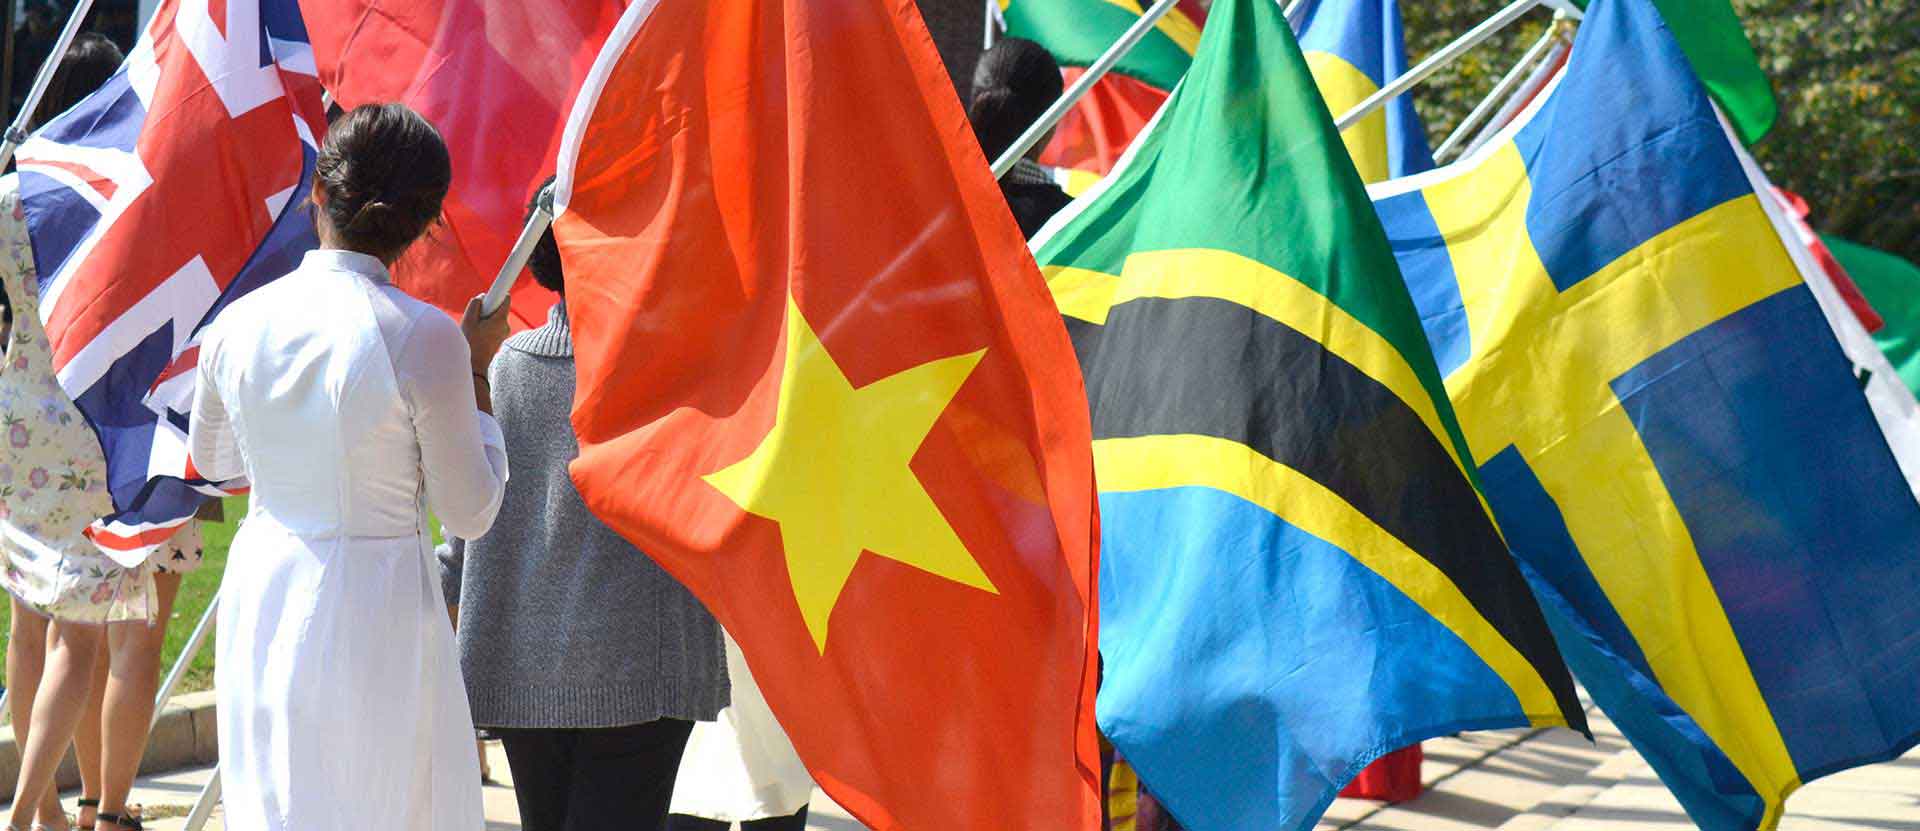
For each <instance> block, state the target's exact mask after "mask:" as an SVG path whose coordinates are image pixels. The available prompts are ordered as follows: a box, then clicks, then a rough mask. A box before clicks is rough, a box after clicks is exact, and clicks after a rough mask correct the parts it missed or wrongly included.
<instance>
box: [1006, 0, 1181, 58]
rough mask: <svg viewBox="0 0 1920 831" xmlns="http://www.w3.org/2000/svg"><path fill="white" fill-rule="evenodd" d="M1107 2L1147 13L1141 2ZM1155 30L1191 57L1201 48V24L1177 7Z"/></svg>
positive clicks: (1125, 0)
mask: <svg viewBox="0 0 1920 831" xmlns="http://www.w3.org/2000/svg"><path fill="white" fill-rule="evenodd" d="M1106 2H1108V3H1111V4H1113V5H1115V6H1119V7H1120V8H1123V9H1126V10H1127V11H1128V12H1131V13H1132V14H1133V15H1134V16H1135V17H1138V16H1140V15H1143V14H1146V13H1147V10H1146V7H1145V6H1142V5H1140V0H1106ZM1007 3H1008V0H1001V2H1000V10H1001V11H1005V10H1006V8H1007ZM1153 28H1155V29H1159V30H1160V34H1163V35H1166V36H1167V39H1168V40H1171V41H1173V43H1174V45H1175V46H1178V47H1180V51H1182V52H1185V53H1187V54H1189V55H1191V54H1193V50H1195V49H1198V48H1200V24H1198V23H1195V22H1193V18H1191V17H1188V16H1187V15H1186V13H1185V12H1182V11H1180V9H1179V7H1177V6H1176V7H1174V8H1171V9H1168V10H1167V13H1166V14H1165V15H1162V16H1161V18H1160V20H1159V22H1157V23H1154V24H1153Z"/></svg>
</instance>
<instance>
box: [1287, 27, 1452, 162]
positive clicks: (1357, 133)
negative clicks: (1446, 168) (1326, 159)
mask: <svg viewBox="0 0 1920 831" xmlns="http://www.w3.org/2000/svg"><path fill="white" fill-rule="evenodd" d="M1300 50H1301V51H1302V52H1305V53H1306V55H1307V66H1308V68H1310V69H1312V70H1313V80H1314V82H1315V83H1316V84H1318V85H1319V86H1320V94H1321V95H1323V96H1325V97H1326V99H1327V108H1328V109H1330V110H1332V111H1333V115H1334V117H1336V118H1338V117H1339V116H1341V115H1344V114H1346V112H1347V111H1348V110H1351V109H1353V108H1354V107H1355V106H1357V105H1358V104H1359V103H1360V102H1361V101H1364V100H1366V98H1367V96H1369V95H1372V94H1374V93H1376V92H1379V91H1380V87H1381V86H1383V85H1385V84H1386V83H1387V82H1388V81H1391V80H1393V79H1395V78H1398V77H1400V76H1401V75H1403V74H1405V73H1406V71H1407V46H1406V40H1405V34H1404V32H1403V31H1402V29H1401V26H1400V2H1399V0H1306V6H1305V7H1303V9H1302V11H1301V23H1300ZM1340 138H1341V139H1342V140H1343V141H1345V142H1346V145H1347V152H1349V153H1351V154H1352V155H1353V163H1354V166H1355V167H1358V168H1359V169H1360V178H1362V179H1365V180H1366V181H1368V182H1378V181H1382V180H1385V179H1388V178H1390V177H1394V176H1406V175H1409V174H1413V173H1419V172H1421V171H1423V170H1429V169H1431V168H1432V167H1433V151H1432V150H1431V149H1429V148H1428V146H1427V130H1426V128H1425V127H1424V126H1422V125H1421V124H1420V115H1419V114H1418V113H1415V112H1414V111H1413V99H1412V98H1411V97H1409V96H1406V95H1402V96H1400V97H1398V98H1395V99H1393V100H1391V101H1388V102H1387V103H1386V106H1383V107H1381V108H1380V109H1378V110H1375V111H1374V112H1373V114H1372V115H1369V116H1367V117H1366V118H1364V119H1361V120H1360V123H1358V124H1355V125H1353V126H1352V127H1349V128H1348V129H1347V131H1346V132H1345V133H1343V134H1341V136H1340Z"/></svg>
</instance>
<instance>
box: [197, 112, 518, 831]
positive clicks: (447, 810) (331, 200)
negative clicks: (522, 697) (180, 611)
mask: <svg viewBox="0 0 1920 831" xmlns="http://www.w3.org/2000/svg"><path fill="white" fill-rule="evenodd" d="M451 176H452V173H451V164H450V161H449V159H448V156H447V149H446V145H445V144H444V143H443V142H442V141H441V139H440V136H439V134H438V133H437V132H435V131H434V129H433V127H432V125H430V124H428V123H427V122H426V120H425V119H423V118H421V117H420V116H419V115H418V114H417V113H414V112H413V111H412V110H409V109H407V108H406V107H404V106H401V105H398V104H382V105H367V106H363V107H360V108H358V109H355V110H353V111H352V112H350V113H347V114H346V115H344V116H342V117H341V118H340V119H339V120H338V121H336V122H335V123H334V125H333V127H332V128H331V129H330V130H329V131H328V134H327V140H326V142H325V143H324V146H323V147H322V148H321V150H320V156H319V161H318V165H317V167H316V175H315V183H314V189H313V199H314V202H315V204H316V206H317V207H318V211H317V212H316V213H317V214H318V217H317V220H316V224H317V225H318V228H319V232H320V243H321V250H319V251H315V252H313V253H311V254H308V255H307V259H306V261H305V262H303V263H301V265H300V267H299V268H298V269H296V270H295V271H294V272H293V273H292V274H289V275H287V276H285V277H282V278H280V279H279V280H276V281H274V282H272V283H269V284H267V285H266V286H264V287H262V288H260V289H258V290H255V291H254V292H253V293H251V294H249V295H247V296H246V297H244V298H242V299H240V300H239V301H238V302H236V303H234V304H233V306H232V307H230V308H229V309H227V310H226V311H225V312H223V313H222V314H221V315H220V317H219V318H218V319H217V320H216V321H215V322H214V324H213V325H212V327H210V328H211V334H210V335H209V336H208V337H207V338H206V339H205V341H204V343H203V345H202V347H201V352H200V386H199V391H198V393H197V395H196V398H195V401H194V406H193V416H192V422H191V424H192V426H191V431H190V432H191V444H192V454H193V461H194V464H195V466H196V467H198V469H199V470H200V471H201V472H203V473H205V474H206V475H208V476H209V477H211V478H215V479H228V478H238V477H245V478H246V479H247V480H249V481H250V482H251V484H252V487H253V498H252V501H251V505H250V508H249V510H248V514H247V517H246V520H245V522H244V524H242V526H241V528H240V532H239V535H238V536H236V537H235V539H234V542H233V549H232V554H231V555H230V557H229V559H228V563H227V572H226V577H225V586H224V588H223V590H222V592H221V600H220V619H219V627H218V629H217V631H218V633H219V640H218V643H217V646H216V654H217V658H218V660H217V663H216V665H215V670H214V682H215V686H216V687H217V688H218V690H219V704H220V729H219V735H220V773H221V777H222V785H223V787H224V791H225V793H224V799H225V806H226V823H227V827H229V828H243V829H247V831H333V830H334V829H338V831H348V830H349V829H351V831H363V829H373V828H405V829H408V830H409V831H478V829H480V828H482V827H484V825H485V822H484V820H483V819H482V812H481V803H480V769H479V765H478V763H477V761H476V760H475V758H474V753H473V745H472V741H473V720H472V718H471V717H470V716H469V714H468V709H467V698H466V691H465V688H464V687H463V685H462V682H461V679H460V667H459V664H458V663H457V661H456V659H455V654H454V648H453V632H452V629H451V627H450V626H449V625H448V623H447V615H446V609H445V608H444V607H442V606H441V603H440V593H439V584H438V572H437V569H436V568H435V567H434V566H433V564H432V560H431V559H430V558H431V554H430V546H429V544H428V543H429V539H428V535H427V530H426V528H427V526H426V513H427V506H428V505H429V504H431V506H432V509H433V511H434V512H435V514H436V515H437V516H438V518H439V520H440V521H441V522H442V523H444V524H445V525H446V527H447V529H448V531H450V532H451V533H454V534H458V535H460V536H462V537H478V536H480V535H482V534H484V533H486V531H487V529H488V527H489V526H491V525H492V523H493V518H494V514H495V513H496V512H497V511H498V510H499V507H500V499H501V494H502V492H503V489H504V485H505V482H506V478H507V460H506V453H505V451H504V449H503V447H504V445H503V443H502V441H501V437H500V428H499V425H497V424H496V423H495V422H494V420H493V417H492V416H491V415H490V414H489V413H490V411H491V409H492V408H491V404H490V401H489V396H488V391H487V388H486V386H485V385H486V375H485V367H486V366H487V362H488V361H489V360H491V359H492V357H493V353H494V351H495V350H497V349H498V348H499V345H500V342H501V340H503V339H504V338H505V337H506V334H507V328H506V315H504V314H496V315H495V316H494V318H492V319H487V320H482V319H481V318H480V315H479V312H478V309H479V304H478V299H477V298H476V301H475V302H474V303H473V304H471V305H470V306H469V307H468V310H467V315H466V320H464V321H463V322H462V323H461V324H460V325H459V326H458V327H456V326H455V325H454V322H453V321H452V320H451V319H449V318H448V317H447V316H446V315H444V314H442V313H440V312H439V311H438V310H436V309H434V308H432V307H430V306H428V305H427V304H425V303H423V302H421V301H419V300H416V299H414V298H412V297H409V296H407V295H406V294H405V293H404V292H402V291H401V290H400V289H398V288H396V287H394V286H393V285H392V283H391V282H389V280H388V273H387V267H388V266H389V265H390V264H391V263H392V262H393V261H394V260H395V259H396V258H398V257H399V256H400V254H401V253H402V252H403V251H405V250H406V248H407V246H408V245H410V244H412V242H413V241H414V240H415V239H417V238H418V237H419V236H420V234H421V233H422V232H424V231H425V230H426V228H427V227H428V226H429V224H431V223H432V222H433V221H434V220H435V219H436V218H437V217H438V216H439V214H440V203H441V200H442V199H443V198H444V197H445V196H446V192H447V186H448V183H449V182H450V181H451ZM463 335H464V338H463Z"/></svg>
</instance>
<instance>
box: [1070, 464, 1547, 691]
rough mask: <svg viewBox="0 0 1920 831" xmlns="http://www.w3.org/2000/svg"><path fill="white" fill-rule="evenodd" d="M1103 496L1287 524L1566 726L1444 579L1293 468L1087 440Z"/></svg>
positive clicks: (1528, 673) (1523, 663)
mask: <svg viewBox="0 0 1920 831" xmlns="http://www.w3.org/2000/svg"><path fill="white" fill-rule="evenodd" d="M1093 466H1094V475H1095V478H1097V479H1098V480H1099V483H1100V492H1101V493H1115V492H1128V491H1148V490H1163V489H1166V488H1180V487H1204V488H1212V489H1214V490H1218V491H1222V492H1225V493H1230V494H1233V495H1234V496H1237V497H1240V498H1241V499H1245V500H1247V501H1248V502H1251V503H1253V504H1255V505H1258V506H1260V507H1262V508H1264V509H1266V510H1268V511H1271V512H1273V513H1274V514H1275V515H1276V516H1281V517H1284V518H1285V519H1286V520H1287V522H1289V523H1292V524H1293V525H1294V526H1295V527H1298V528H1299V529H1300V530H1302V531H1305V532H1307V533H1309V534H1312V535H1313V536H1315V537H1318V538H1320V539H1322V540H1325V541H1327V542H1328V543H1331V544H1333V545H1335V546H1337V547H1339V548H1340V549H1341V550H1342V551H1345V552H1347V553H1348V554H1349V555H1351V556H1352V557H1353V558H1354V559H1355V560H1358V561H1359V562H1360V564H1361V565H1364V566H1366V567H1367V568H1368V569H1370V570H1372V571H1373V572H1374V573H1375V574H1378V575H1380V577H1381V578H1382V579H1384V580H1386V581H1387V582H1389V583H1392V584H1393V585H1394V586H1395V587H1396V588H1398V589H1399V590H1400V591H1401V592H1403V593H1405V594H1406V596H1407V597H1408V598H1410V599H1412V600H1413V602H1415V603H1417V604H1419V606H1420V608H1422V609H1425V610H1426V611H1427V612H1428V613H1429V614H1431V615H1433V617H1434V619H1435V620H1437V621H1439V622H1440V623H1441V625H1443V626H1446V627H1447V628H1448V629H1449V630H1451V631H1452V632H1453V633H1454V634H1455V635H1458V636H1459V637H1460V639H1461V640H1462V641H1465V642H1466V644H1467V646H1468V647H1470V648H1471V649H1473V651H1474V654H1476V655H1479V656H1480V659H1481V660H1483V661H1486V663H1487V666H1488V667H1489V668H1491V669H1492V670H1493V671H1494V672H1495V673H1496V674H1498V675H1499V676H1500V678H1501V680H1503V681H1505V682H1506V683H1507V685H1508V686H1509V687H1512V688H1513V691H1514V694H1515V695H1516V696H1517V697H1518V698H1519V699H1520V706H1521V709H1522V710H1523V711H1524V712H1525V713H1526V714H1527V718H1528V719H1529V720H1530V721H1532V722H1533V723H1534V724H1536V725H1550V724H1565V723H1566V722H1565V720H1564V717H1563V716H1562V715H1561V713H1560V707H1559V705H1558V704H1557V703H1556V702H1555V701H1554V698H1553V692H1552V691H1551V690H1549V689H1548V688H1547V683H1546V681H1545V680H1544V679H1542V678H1541V677H1540V674H1539V673H1538V672H1536V671H1535V670H1534V668H1533V665H1532V664H1529V663H1527V660H1526V658H1525V657H1523V656H1521V654H1520V652H1519V650H1516V649H1514V648H1513V645H1512V644H1510V643H1508V642H1507V640H1506V638H1504V637H1502V636H1501V635H1500V633H1499V632H1498V631H1496V630H1495V629H1494V628H1493V626H1492V624H1489V623H1487V620H1486V618H1484V617H1482V616H1481V615H1480V612H1479V610H1477V609H1475V608H1474V607H1473V604H1472V603H1471V602H1470V601H1468V600H1467V596H1466V595H1465V594H1462V593H1461V592H1460V589H1459V587H1458V586H1456V585H1454V583H1453V581H1452V580H1450V579H1448V578H1447V575H1446V574H1445V573H1443V572H1442V571H1440V569H1439V568H1437V567H1435V566H1434V565H1433V563H1430V562H1428V561H1427V559H1426V558H1425V557H1422V556H1420V554H1419V553H1417V552H1415V551H1414V550H1413V549H1411V548H1408V547H1407V545H1406V544H1405V543H1403V542H1401V541H1400V540H1399V539H1398V538H1396V537H1394V536H1393V535H1392V534H1390V533H1387V531H1386V530H1385V529H1382V528H1381V527H1380V526H1379V525H1377V524H1375V523H1374V522H1373V520H1370V519H1368V518H1367V517H1366V515H1365V514H1362V513H1360V511H1359V510H1358V509H1356V508H1354V507H1353V506H1352V505H1351V504H1348V503H1347V501H1346V500H1344V499H1341V498H1340V496H1339V495H1338V494H1335V493H1334V492H1333V491H1330V490H1328V489H1327V488H1326V486H1324V485H1321V484H1320V483H1319V482H1316V481H1314V480H1312V479H1310V478H1308V477H1307V476H1306V475H1305V474H1302V473H1300V472H1299V471H1297V470H1294V469H1293V468H1290V467H1288V466H1286V465H1283V464H1280V463H1279V462H1275V461H1273V460H1272V459H1269V458H1267V457H1265V456H1262V455H1260V454H1259V453H1256V452H1254V451H1253V450H1252V449H1251V448H1249V447H1247V446H1246V445H1244V444H1236V443H1234V442H1231V441H1228V440H1226V439H1220V438H1214V437H1212V436H1193V435H1179V436H1142V437H1137V438H1124V439H1100V440H1098V441H1095V442H1094V443H1093Z"/></svg>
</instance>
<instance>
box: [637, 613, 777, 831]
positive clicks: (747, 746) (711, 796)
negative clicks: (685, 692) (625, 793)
mask: <svg viewBox="0 0 1920 831" xmlns="http://www.w3.org/2000/svg"><path fill="white" fill-rule="evenodd" d="M726 643H727V675H728V678H729V680H730V681H731V682H732V685H733V703H732V704H729V705H727V708H726V709H724V710H721V711H720V718H719V719H717V720H715V721H703V722H700V723H698V724H695V725H694V726H693V737H692V738H691V739H689V740H688V741H687V749H686V752H685V753H683V754H681V756H680V776H679V778H678V779H676V780H675V784H674V787H673V808H672V816H671V817H669V818H668V820H667V827H666V831H727V829H728V828H730V827H732V825H733V824H734V823H736V822H737V823H739V824H740V828H741V829H742V831H806V828H807V804H808V802H809V801H811V800H812V799H813V777H812V776H810V775H808V773H807V766H806V765H804V764H801V763H800V755H799V754H797V753H795V752H793V742H792V741H790V740H788V739H787V731H785V730H783V729H781V727H780V722H779V721H778V720H776V719H775V718H774V717H773V709H772V708H770V707H768V706H767V699H766V697H764V696H762V695H761V694H760V685H758V684H756V683H754V681H753V673H752V672H751V671H749V670H748V669H747V659H746V657H745V656H743V655H741V654H740V645H739V644H738V643H735V642H734V640H733V637H732V636H731V635H729V636H727V639H726Z"/></svg>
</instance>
